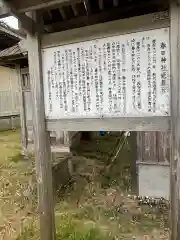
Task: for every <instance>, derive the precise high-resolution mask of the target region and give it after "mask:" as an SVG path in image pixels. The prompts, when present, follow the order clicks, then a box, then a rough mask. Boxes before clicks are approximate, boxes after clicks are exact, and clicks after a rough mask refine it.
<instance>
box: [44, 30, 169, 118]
mask: <svg viewBox="0 0 180 240" xmlns="http://www.w3.org/2000/svg"><path fill="white" fill-rule="evenodd" d="M43 74H44V93H45V109H46V118H47V119H66V118H69V119H71V118H78V119H79V118H112V117H145V116H168V115H169V105H170V100H169V99H170V54H169V29H168V28H162V29H156V30H150V31H144V32H137V33H132V34H127V35H120V36H113V37H108V38H102V39H97V40H92V41H86V42H80V43H75V44H70V45H64V46H58V47H53V48H47V49H45V50H43Z"/></svg>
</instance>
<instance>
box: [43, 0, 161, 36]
mask: <svg viewBox="0 0 180 240" xmlns="http://www.w3.org/2000/svg"><path fill="white" fill-rule="evenodd" d="M152 6H154V5H152V3H150V2H149V4H147V3H145V4H144V5H143V6H142V8H144V9H145V10H144V13H145V12H146V11H148V8H150V7H152ZM155 6H156V5H155ZM157 6H158V5H157ZM138 9H139V6H138V5H137V4H136V5H132V6H128V7H125V8H115V9H112V10H109V11H105V12H101V13H98V14H92V15H90V16H82V17H78V18H76V19H70V20H66V21H63V22H56V23H53V24H49V25H46V26H45V29H46V30H47V31H48V32H53V31H55V32H58V31H63V30H67V29H73V28H80V27H85V26H88V25H93V24H97V23H103V22H106V21H107V22H108V21H112V20H116V19H120V18H125V17H127V18H128V17H130V16H131V15H132V12H131V11H138Z"/></svg>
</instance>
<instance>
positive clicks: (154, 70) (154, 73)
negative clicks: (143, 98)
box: [152, 39, 157, 112]
mask: <svg viewBox="0 0 180 240" xmlns="http://www.w3.org/2000/svg"><path fill="white" fill-rule="evenodd" d="M152 47H153V60H152V62H153V65H152V78H153V82H152V89H153V92H152V94H153V99H152V101H153V112H155V111H156V91H157V86H156V81H157V77H156V71H157V69H156V63H157V60H156V57H157V54H156V47H157V42H156V39H153V40H152Z"/></svg>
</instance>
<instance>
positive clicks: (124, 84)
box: [121, 43, 127, 114]
mask: <svg viewBox="0 0 180 240" xmlns="http://www.w3.org/2000/svg"><path fill="white" fill-rule="evenodd" d="M121 54H122V99H123V108H122V112H123V113H124V114H125V113H126V104H127V103H126V87H127V86H126V81H127V79H126V46H125V44H124V43H123V44H122V48H121Z"/></svg>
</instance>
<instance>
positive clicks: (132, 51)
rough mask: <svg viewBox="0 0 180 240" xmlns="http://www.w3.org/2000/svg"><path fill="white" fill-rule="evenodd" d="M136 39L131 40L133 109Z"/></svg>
mask: <svg viewBox="0 0 180 240" xmlns="http://www.w3.org/2000/svg"><path fill="white" fill-rule="evenodd" d="M135 49H136V40H135V38H133V39H132V40H131V61H132V65H131V72H132V101H133V105H134V109H136V60H135Z"/></svg>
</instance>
